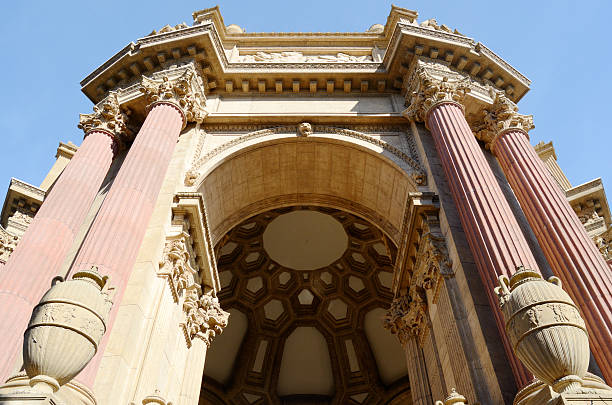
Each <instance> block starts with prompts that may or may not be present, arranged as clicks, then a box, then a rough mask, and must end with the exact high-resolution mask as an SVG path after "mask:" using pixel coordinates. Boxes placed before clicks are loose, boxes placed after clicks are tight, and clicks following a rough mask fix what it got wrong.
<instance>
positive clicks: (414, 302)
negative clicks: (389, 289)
mask: <svg viewBox="0 0 612 405" xmlns="http://www.w3.org/2000/svg"><path fill="white" fill-rule="evenodd" d="M426 311H427V304H425V301H424V300H423V299H422V298H421V297H420V296H416V297H411V296H408V295H402V296H399V297H396V298H394V299H393V302H391V307H390V308H389V310H388V311H387V314H386V315H385V319H384V320H383V325H384V327H385V329H388V330H389V331H390V332H391V333H392V334H394V335H397V338H398V339H399V341H400V343H401V344H402V345H405V344H406V343H407V342H408V340H409V339H411V338H413V337H416V338H417V339H418V340H419V344H421V345H422V343H423V341H424V339H425V337H426V336H427V314H426Z"/></svg>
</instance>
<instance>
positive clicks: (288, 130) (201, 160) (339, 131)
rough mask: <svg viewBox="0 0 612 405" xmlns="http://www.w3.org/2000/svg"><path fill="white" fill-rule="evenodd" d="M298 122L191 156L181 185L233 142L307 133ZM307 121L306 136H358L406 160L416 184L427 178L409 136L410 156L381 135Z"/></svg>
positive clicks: (191, 181) (189, 183)
mask: <svg viewBox="0 0 612 405" xmlns="http://www.w3.org/2000/svg"><path fill="white" fill-rule="evenodd" d="M302 124H306V123H302ZM302 124H300V125H302ZM300 125H292V126H279V127H273V128H265V129H260V130H257V131H253V132H250V133H248V134H245V135H242V136H238V137H236V138H234V139H232V140H230V141H228V142H225V143H224V144H222V145H220V146H218V147H216V148H214V149H213V150H211V151H210V152H207V153H206V154H205V155H203V156H201V157H198V158H196V159H194V162H193V164H192V165H191V168H190V169H189V170H188V171H187V173H186V174H185V180H184V183H185V185H186V186H190V187H191V186H195V185H196V183H197V180H198V179H199V177H200V176H201V175H202V173H201V168H202V167H203V166H204V165H205V164H206V163H207V162H208V161H210V160H211V159H212V158H213V157H214V156H217V155H219V154H221V153H223V152H224V151H226V150H228V149H230V148H232V147H234V146H237V145H240V144H242V143H245V142H247V141H251V140H253V139H257V138H263V137H266V136H271V135H276V134H292V133H293V134H295V135H296V137H304V138H306V137H307V136H303V135H302V132H301V129H300ZM308 125H310V131H308V136H312V135H316V134H322V135H325V134H332V135H333V134H336V135H342V136H346V137H349V138H354V139H358V140H360V141H365V142H368V143H370V144H373V145H376V146H378V147H381V148H383V149H384V150H385V151H387V152H389V153H391V154H392V155H394V156H396V157H397V158H399V159H400V160H402V161H403V162H404V163H406V164H407V165H408V166H410V168H411V169H412V173H410V175H411V177H412V179H413V180H414V182H415V184H416V185H420V186H422V185H425V184H426V182H427V176H426V174H425V170H424V169H423V168H422V166H421V164H420V162H419V160H418V155H417V154H416V150H415V149H416V148H415V147H414V145H413V144H412V140H411V138H410V137H409V136H408V137H406V139H407V140H408V144H409V147H410V150H411V154H413V156H408V155H407V154H406V153H404V152H402V151H401V150H399V149H398V148H396V147H395V146H393V145H391V144H389V143H387V142H385V141H383V140H382V139H378V138H375V137H373V136H370V135H367V134H364V133H362V132H359V131H354V130H351V129H346V128H337V127H332V126H326V125H312V124H308ZM197 149H198V150H200V151H201V146H200V144H198V146H197Z"/></svg>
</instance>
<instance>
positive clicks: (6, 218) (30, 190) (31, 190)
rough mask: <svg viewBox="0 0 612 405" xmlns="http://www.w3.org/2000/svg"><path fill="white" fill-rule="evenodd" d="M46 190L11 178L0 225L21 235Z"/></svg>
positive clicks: (12, 232) (43, 197) (41, 201)
mask: <svg viewBox="0 0 612 405" xmlns="http://www.w3.org/2000/svg"><path fill="white" fill-rule="evenodd" d="M46 194H47V193H46V191H45V190H43V189H41V188H39V187H36V186H33V185H31V184H28V183H26V182H23V181H21V180H18V179H15V178H12V179H11V183H10V185H9V189H8V192H7V193H6V197H5V199H4V206H3V207H2V214H1V215H0V219H1V220H0V225H2V226H4V228H5V229H6V230H7V231H8V232H10V233H11V234H14V235H17V236H19V237H21V235H23V233H24V232H25V231H26V229H27V227H28V226H29V224H30V222H31V221H32V219H33V218H34V216H35V215H36V213H37V212H38V210H39V209H40V206H41V205H42V203H43V201H44V199H45V196H46Z"/></svg>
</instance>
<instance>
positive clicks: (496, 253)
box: [425, 101, 538, 387]
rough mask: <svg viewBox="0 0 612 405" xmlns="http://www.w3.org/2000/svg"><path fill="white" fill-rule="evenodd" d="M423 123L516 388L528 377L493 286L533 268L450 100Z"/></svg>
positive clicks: (478, 151)
mask: <svg viewBox="0 0 612 405" xmlns="http://www.w3.org/2000/svg"><path fill="white" fill-rule="evenodd" d="M425 121H426V123H427V126H428V128H429V130H430V131H431V134H432V136H433V139H434V142H435V145H436V149H437V151H438V155H439V157H440V160H441V163H442V166H443V168H444V172H445V174H446V178H447V181H448V185H449V187H450V191H451V194H452V196H453V200H454V202H455V205H456V206H457V210H458V211H459V216H460V219H461V223H462V225H463V228H464V230H465V234H466V236H467V238H468V243H469V245H470V249H471V251H472V253H473V255H474V259H475V260H476V265H477V267H478V270H479V273H480V277H481V279H482V282H483V286H484V289H485V291H486V293H487V297H488V299H489V303H490V305H491V311H492V312H493V314H494V316H495V321H496V323H497V328H498V330H499V335H500V337H501V341H502V344H503V346H504V348H505V350H506V355H507V357H508V359H509V361H510V366H511V367H512V371H513V373H514V376H515V379H516V382H517V385H518V386H519V387H520V386H523V385H525V384H527V383H528V382H529V381H530V379H531V378H532V377H531V375H530V373H529V372H528V371H527V370H526V369H525V368H524V367H523V365H522V364H521V363H519V361H518V360H517V358H516V357H515V356H514V353H513V351H512V348H511V346H510V343H509V342H508V339H507V336H506V332H505V327H504V320H503V317H502V315H501V312H500V310H499V304H498V300H497V298H496V297H495V294H494V287H495V286H496V285H498V281H497V280H498V277H499V276H500V275H502V274H505V275H509V274H510V273H513V272H514V271H515V269H516V267H517V266H525V267H528V268H531V269H535V270H537V269H538V266H537V263H536V260H535V258H534V256H533V254H532V252H531V250H530V248H529V245H528V243H527V241H526V239H525V237H524V236H523V234H522V232H521V229H520V227H519V224H518V222H517V220H516V218H515V217H514V214H513V213H512V210H511V209H510V206H509V204H508V202H507V200H506V198H505V196H504V194H503V193H502V190H501V188H500V186H499V184H498V183H497V180H496V178H495V175H494V174H493V171H492V170H491V168H490V166H489V164H488V162H487V160H486V158H485V156H484V153H483V151H482V149H481V148H480V146H479V145H478V142H477V141H476V139H475V138H474V135H473V134H472V131H471V129H470V127H469V125H468V123H467V121H466V120H465V117H464V113H463V108H462V106H461V105H460V104H458V103H456V102H454V101H445V102H439V103H434V104H433V106H432V107H431V108H429V109H428V111H427V114H426V118H425Z"/></svg>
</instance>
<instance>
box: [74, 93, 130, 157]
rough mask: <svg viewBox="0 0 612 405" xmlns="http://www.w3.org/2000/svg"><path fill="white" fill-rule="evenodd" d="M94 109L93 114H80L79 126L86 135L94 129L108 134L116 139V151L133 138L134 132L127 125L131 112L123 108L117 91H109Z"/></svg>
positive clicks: (114, 146)
mask: <svg viewBox="0 0 612 405" xmlns="http://www.w3.org/2000/svg"><path fill="white" fill-rule="evenodd" d="M93 110H94V112H93V113H91V114H80V115H79V125H78V127H79V128H80V129H82V130H83V131H84V132H85V136H88V135H89V134H90V133H92V132H94V131H98V132H104V133H106V134H108V135H109V136H111V137H112V138H113V140H114V141H115V143H114V144H113V149H114V151H115V153H116V151H117V149H119V148H123V147H125V142H126V141H128V140H131V139H133V136H134V133H133V131H132V130H130V129H129V128H128V126H127V123H128V115H129V112H125V111H122V110H121V105H120V103H119V97H118V95H117V92H114V91H111V92H109V94H108V96H106V98H105V99H104V100H102V101H100V102H99V103H98V104H97V105H95V106H94V107H93Z"/></svg>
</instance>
